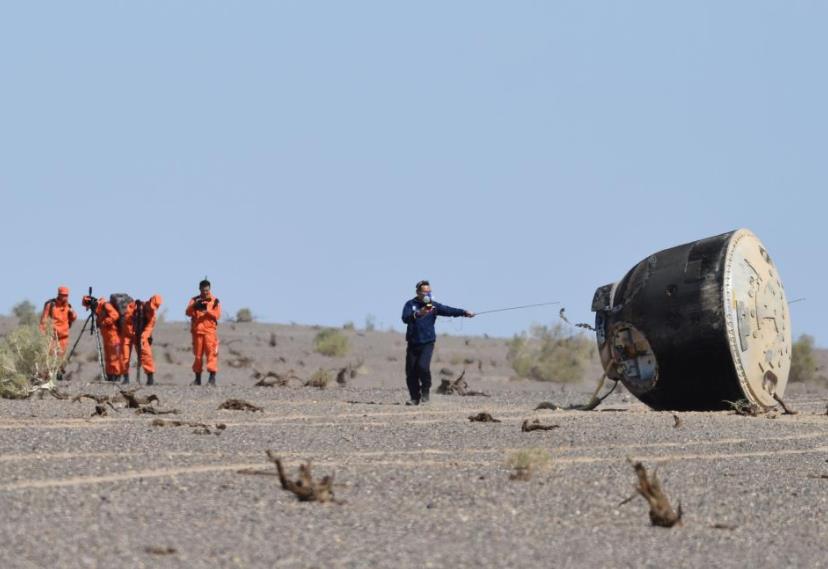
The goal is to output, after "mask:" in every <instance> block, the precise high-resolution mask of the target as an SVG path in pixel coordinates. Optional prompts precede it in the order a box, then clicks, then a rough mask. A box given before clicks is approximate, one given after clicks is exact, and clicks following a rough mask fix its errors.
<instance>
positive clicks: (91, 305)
mask: <svg viewBox="0 0 828 569" xmlns="http://www.w3.org/2000/svg"><path fill="white" fill-rule="evenodd" d="M81 304H83V306H84V307H85V308H87V309H89V310H91V311H93V312H94V311H96V310H97V309H98V299H97V298H95V297H93V296H84V297H83V300H82V301H81Z"/></svg>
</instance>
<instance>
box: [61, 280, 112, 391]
mask: <svg viewBox="0 0 828 569" xmlns="http://www.w3.org/2000/svg"><path fill="white" fill-rule="evenodd" d="M89 298H90V299H94V297H93V296H92V287H91V286H90V287H89ZM95 304H96V303H95V302H94V300H93V303H92V304H91V305H90V306H87V307H86V309H87V310H89V316H87V317H86V322H84V323H83V327H82V328H81V331H80V334H79V335H78V339H77V340H75V343H74V344H73V345H72V349H71V350H70V351H69V355H68V356H66V360H65V363H67V364H68V363H69V360H70V359H72V355H73V354H74V353H75V349H76V348H77V347H78V344H79V343H80V341H81V338H83V333H84V332H85V331H86V327H87V326H89V335H90V336H94V337H95V348H96V349H97V351H98V365H100V367H101V378H102V379H106V365H104V355H103V344H102V343H101V334H100V332H99V331H98V320H97V318H96V316H95V308H96V306H95Z"/></svg>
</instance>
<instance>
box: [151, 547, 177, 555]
mask: <svg viewBox="0 0 828 569" xmlns="http://www.w3.org/2000/svg"><path fill="white" fill-rule="evenodd" d="M144 551H145V552H147V553H149V554H150V555H174V554H176V553H178V550H177V549H176V548H174V547H163V546H160V545H148V546H147V547H145V548H144Z"/></svg>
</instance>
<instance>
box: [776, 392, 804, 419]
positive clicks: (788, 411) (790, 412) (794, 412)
mask: <svg viewBox="0 0 828 569" xmlns="http://www.w3.org/2000/svg"><path fill="white" fill-rule="evenodd" d="M773 398H774V399H775V400H776V402H777V403H779V406H780V407H782V411H783V412H784V414H785V415H799V411H797V410H796V409H793V408H792V407H788V406H787V405H786V404H785V402H784V401H783V400H782V398H781V397H779V395H777V394H776V393H774V394H773Z"/></svg>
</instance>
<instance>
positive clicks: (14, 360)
mask: <svg viewBox="0 0 828 569" xmlns="http://www.w3.org/2000/svg"><path fill="white" fill-rule="evenodd" d="M50 336H51V330H47V331H46V333H45V334H41V333H40V331H39V330H38V329H37V327H36V326H33V325H32V326H19V327H18V328H16V329H14V330H13V331H12V332H11V333H10V334H8V335H7V336H5V337H4V338H3V339H2V341H0V397H4V398H6V399H22V398H26V397H28V396H29V395H31V394H32V393H34V392H35V391H38V390H41V389H47V390H49V389H52V388H53V387H54V381H55V378H56V376H57V373H58V371H59V370H60V365H61V363H62V360H61V358H59V357H58V356H57V355H56V354H55V352H54V350H51V349H50V345H49V344H50V342H49V337H50Z"/></svg>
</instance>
